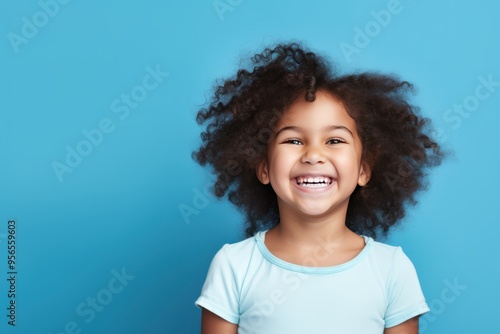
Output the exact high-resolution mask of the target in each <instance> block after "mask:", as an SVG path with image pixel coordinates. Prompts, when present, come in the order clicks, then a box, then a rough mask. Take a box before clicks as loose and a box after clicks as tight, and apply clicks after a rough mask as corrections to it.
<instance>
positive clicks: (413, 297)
mask: <svg viewBox="0 0 500 334" xmlns="http://www.w3.org/2000/svg"><path fill="white" fill-rule="evenodd" d="M388 285H389V286H388V296H387V298H388V299H387V301H388V305H387V310H386V313H385V327H386V328H389V327H394V326H396V325H399V324H401V323H402V322H405V321H406V320H409V319H411V318H413V317H415V316H418V315H421V314H423V313H426V312H428V311H429V307H428V306H427V303H426V302H425V298H424V294H423V293H422V288H421V287H420V282H419V280H418V276H417V272H416V270H415V267H414V266H413V263H412V262H411V261H410V259H409V258H408V257H407V256H406V254H405V253H404V252H403V250H402V249H401V247H398V248H397V251H396V252H395V254H394V262H393V266H392V269H391V272H390V275H389V280H388Z"/></svg>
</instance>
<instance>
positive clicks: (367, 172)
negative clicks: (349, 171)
mask: <svg viewBox="0 0 500 334" xmlns="http://www.w3.org/2000/svg"><path fill="white" fill-rule="evenodd" d="M371 176H372V169H371V167H370V166H369V165H368V164H367V163H366V162H362V163H361V169H360V171H359V177H358V185H359V186H360V187H363V186H366V184H367V183H368V181H370V178H371Z"/></svg>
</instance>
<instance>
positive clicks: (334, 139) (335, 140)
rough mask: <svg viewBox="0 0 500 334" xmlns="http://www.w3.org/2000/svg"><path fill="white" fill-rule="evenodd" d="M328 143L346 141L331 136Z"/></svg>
mask: <svg viewBox="0 0 500 334" xmlns="http://www.w3.org/2000/svg"><path fill="white" fill-rule="evenodd" d="M326 143H327V144H342V143H345V141H343V140H342V139H340V138H331V139H328V141H327V142H326Z"/></svg>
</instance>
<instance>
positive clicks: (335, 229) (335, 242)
mask: <svg viewBox="0 0 500 334" xmlns="http://www.w3.org/2000/svg"><path fill="white" fill-rule="evenodd" d="M346 213H347V210H345V211H344V210H341V211H340V212H336V213H331V214H329V215H326V216H320V217H304V216H301V215H297V214H296V213H293V212H280V223H279V224H278V225H277V226H276V227H275V228H274V229H275V232H274V233H276V235H277V236H279V238H280V239H281V240H283V241H284V242H286V243H290V244H294V246H295V247H301V248H310V247H317V245H318V242H320V243H328V245H329V246H330V247H338V246H339V245H341V244H342V243H343V242H344V241H345V240H346V239H347V238H349V237H353V235H355V234H354V233H353V232H352V231H351V230H349V229H348V228H347V226H346V225H345V219H346Z"/></svg>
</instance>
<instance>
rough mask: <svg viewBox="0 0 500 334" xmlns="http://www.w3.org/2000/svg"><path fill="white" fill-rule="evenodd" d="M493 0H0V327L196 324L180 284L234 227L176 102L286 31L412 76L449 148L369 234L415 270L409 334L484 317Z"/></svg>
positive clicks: (495, 79)
mask: <svg viewBox="0 0 500 334" xmlns="http://www.w3.org/2000/svg"><path fill="white" fill-rule="evenodd" d="M499 9H500V6H499V5H498V4H497V3H496V2H494V1H476V2H456V1H455V2H451V1H438V2H436V1H430V0H427V1H425V0H419V1H411V0H401V1H396V0H391V1H387V0H377V1H367V0H365V1H357V2H349V3H348V2H340V1H336V2H333V1H326V0H312V1H307V2H306V1H274V2H269V1H263V0H254V1H244V0H220V1H213V0H206V1H177V2H173V1H170V2H165V1H155V0H147V1H142V2H138V1H134V2H133V1H130V2H123V1H118V0H110V1H105V2H102V1H69V0H64V1H63V0H40V1H36V0H30V1H21V2H19V1H18V2H15V1H9V2H8V3H5V4H4V5H3V10H2V11H1V12H0V32H1V33H2V34H3V36H4V37H3V38H2V39H1V41H0V55H1V59H2V61H1V62H0V68H1V70H0V72H1V73H2V75H1V76H0V92H1V93H0V94H1V97H2V98H1V100H2V101H3V108H2V110H1V111H0V136H1V140H0V161H1V162H0V268H1V269H0V273H1V276H2V277H4V278H3V279H2V280H0V295H1V296H2V298H1V299H0V308H1V309H2V310H4V311H2V314H1V319H3V320H2V321H1V322H0V331H2V332H5V333H47V334H48V333H53V334H55V333H196V332H198V331H199V325H200V321H199V317H200V311H199V310H198V309H197V308H196V307H195V306H194V301H195V300H196V298H197V297H198V294H199V292H200V289H201V286H202V284H203V281H204V279H205V274H206V271H207V269H208V265H209V263H210V260H211V258H212V257H213V255H214V254H215V252H216V251H217V250H218V249H219V248H220V247H221V246H222V245H223V244H224V243H227V242H235V241H238V240H241V239H242V237H243V235H242V230H243V228H242V216H241V214H240V213H239V212H238V211H237V210H236V209H235V208H234V207H232V206H231V205H229V204H228V203H227V201H218V200H216V199H215V198H214V197H213V196H208V195H206V191H205V187H206V185H207V184H208V183H209V182H210V181H211V180H212V177H211V176H210V174H209V172H208V170H205V169H203V168H201V167H199V166H198V165H196V164H195V163H194V162H193V161H192V159H191V152H192V151H193V150H195V149H196V147H197V145H198V144H199V143H200V139H199V132H200V128H199V127H198V125H197V124H196V123H195V121H194V117H195V114H196V111H197V110H198V109H199V108H200V106H202V105H203V103H205V102H206V99H207V98H208V97H209V95H210V88H211V87H212V84H213V82H214V80H215V79H217V78H224V77H226V76H228V75H231V74H232V73H234V71H235V70H236V69H237V67H238V63H239V60H240V57H242V56H245V55H249V54H252V53H253V52H255V51H259V50H260V49H261V48H262V47H263V46H266V45H269V44H272V43H274V42H277V41H287V40H290V39H293V40H299V41H305V42H306V43H307V45H309V46H310V47H311V48H312V49H314V50H317V51H320V52H324V53H326V54H329V55H330V56H331V57H332V58H333V59H334V61H335V62H336V64H337V65H338V66H339V67H340V69H341V71H342V72H349V71H357V70H376V71H383V72H391V73H397V74H399V75H400V76H401V77H402V78H404V79H406V80H409V81H411V82H413V83H414V84H415V85H416V86H417V88H418V95H417V96H416V98H415V103H417V104H419V105H420V106H421V107H422V112H423V114H424V115H426V116H428V117H430V118H432V120H433V122H434V125H435V126H436V129H437V130H438V131H437V133H436V135H437V136H438V137H439V139H440V141H441V142H442V143H443V144H444V145H445V146H446V147H448V148H450V149H451V150H452V151H453V152H454V155H452V156H450V158H449V159H448V160H447V161H446V162H445V163H444V164H443V166H441V167H439V168H438V169H436V170H434V171H433V172H432V174H431V177H430V181H431V182H430V187H429V190H428V191H427V192H424V193H422V194H421V196H420V197H419V204H418V206H416V207H415V208H413V209H412V210H411V211H410V213H409V215H408V217H407V218H405V220H404V224H403V225H402V227H401V228H400V229H398V230H397V231H395V233H393V234H392V235H391V236H390V237H389V239H388V240H385V241H386V242H388V243H390V244H394V245H401V246H402V247H403V249H404V250H405V251H406V253H407V254H408V255H409V256H410V258H411V259H412V260H413V262H414V264H415V266H416V268H417V270H418V273H419V277H420V280H421V284H422V287H423V290H424V293H425V295H426V298H427V301H428V303H429V305H430V307H431V312H430V313H429V314H427V315H426V316H425V317H423V318H422V319H421V333H424V332H425V333H428V334H431V333H493V332H498V330H499V329H500V325H499V324H498V321H496V316H497V313H498V310H499V308H498V306H497V302H496V301H497V300H498V299H499V298H500V288H499V285H498V282H499V281H500V280H499V279H500V274H499V272H498V268H497V266H496V265H495V256H496V255H497V254H498V250H497V247H496V238H497V235H498V234H499V232H500V228H499V225H498V218H497V213H498V206H497V203H495V202H494V199H495V198H497V189H498V188H499V186H500V182H499V181H498V180H497V175H498V173H496V168H497V167H498V163H499V158H498V139H497V137H496V135H495V133H496V131H498V130H497V125H498V122H499V121H500V116H499V105H500V68H499V65H498V59H500V46H499V43H498V38H499V36H498V32H499V31H500V23H499V21H498V10H499ZM188 207H189V208H190V209H189V210H190V211H189V213H190V214H189V215H184V216H183V215H182V213H181V211H182V210H181V209H183V210H186V208H188ZM9 220H15V221H16V242H17V243H16V254H15V255H16V263H15V272H16V274H15V275H14V276H15V284H14V286H13V287H12V286H11V285H10V283H9V282H8V281H7V279H6V278H7V277H10V276H11V275H10V274H7V272H9V271H11V270H10V269H9V268H8V262H7V260H8V258H7V243H8V233H9V232H8V221H9ZM11 288H14V290H15V293H16V296H15V298H14V297H9V296H8V291H9V290H10V289H11ZM11 301H13V302H15V305H16V306H15V315H16V318H15V325H16V326H15V327H13V326H12V325H9V324H8V321H9V320H10V318H9V317H7V315H9V314H11V311H10V310H7V308H9V307H10V305H11V304H10V303H11Z"/></svg>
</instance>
